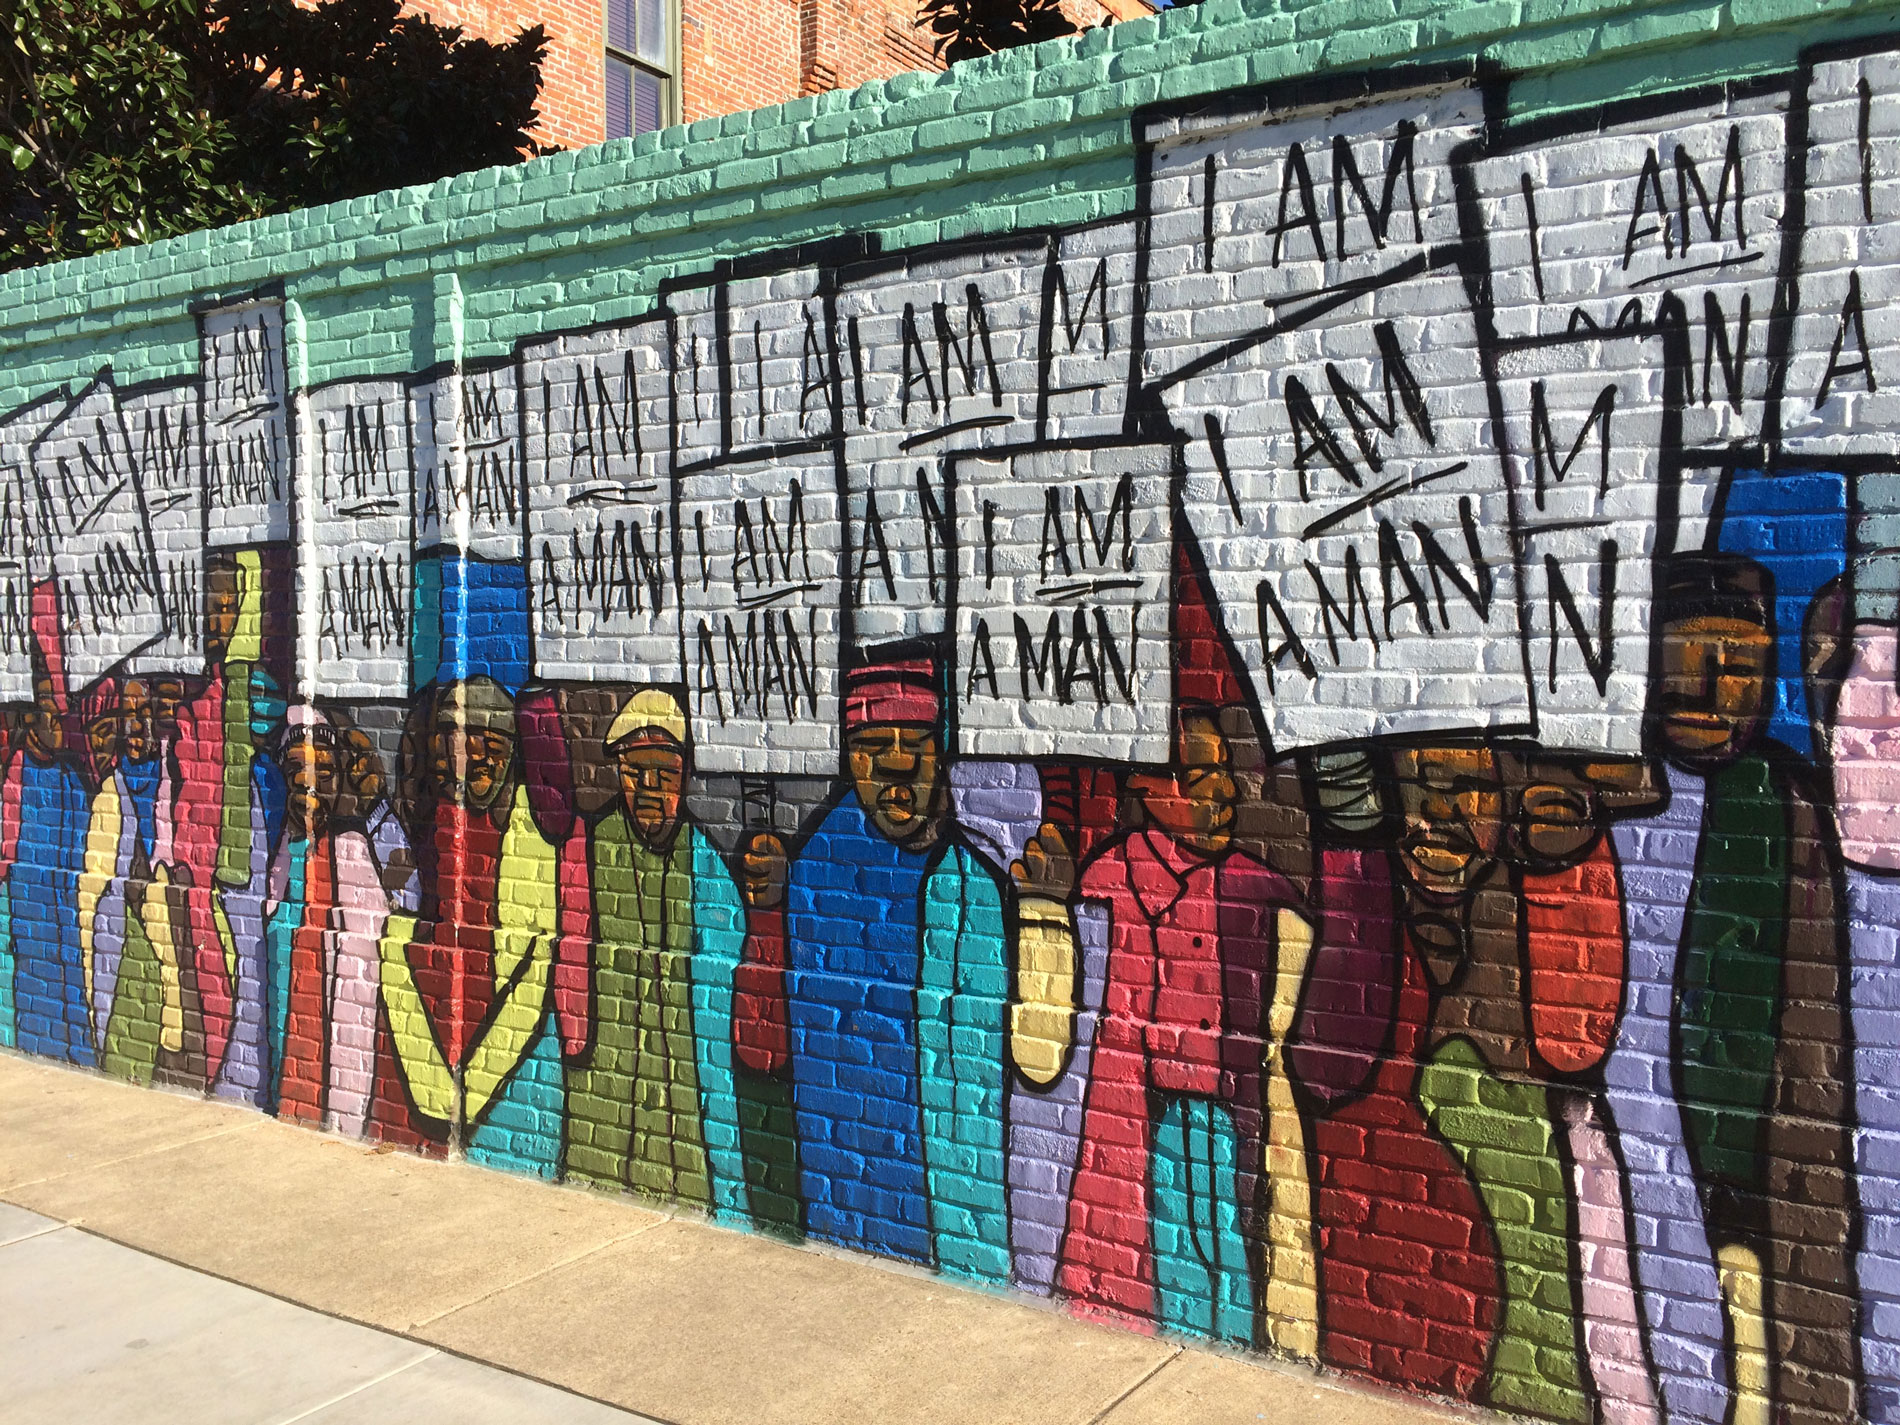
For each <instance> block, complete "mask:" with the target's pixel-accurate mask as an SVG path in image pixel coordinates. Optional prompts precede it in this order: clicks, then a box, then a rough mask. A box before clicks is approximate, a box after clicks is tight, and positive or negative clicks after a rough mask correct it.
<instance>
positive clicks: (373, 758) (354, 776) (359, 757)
mask: <svg viewBox="0 0 1900 1425" xmlns="http://www.w3.org/2000/svg"><path fill="white" fill-rule="evenodd" d="M339 742H340V746H339V748H338V756H339V757H340V758H341V760H342V762H343V774H344V776H345V777H346V778H347V779H348V781H349V786H350V790H351V791H352V792H354V793H355V794H356V800H357V803H358V805H359V806H360V807H361V808H362V810H363V811H364V812H365V813H368V811H369V810H370V809H371V808H372V807H374V806H376V805H377V804H378V803H380V802H381V801H382V799H383V792H384V790H385V787H386V784H387V782H388V776H387V774H386V773H385V772H384V770H383V759H382V758H381V757H379V756H377V755H376V744H375V743H373V742H371V741H370V740H369V734H368V733H367V732H364V731H363V729H362V728H360V727H352V728H348V729H346V730H345V731H344V733H343V736H342V737H341V738H340V739H339Z"/></svg>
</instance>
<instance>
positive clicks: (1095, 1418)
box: [1087, 1346, 1186, 1425]
mask: <svg viewBox="0 0 1900 1425" xmlns="http://www.w3.org/2000/svg"><path fill="white" fill-rule="evenodd" d="M1184 1350H1186V1347H1184V1346H1176V1347H1175V1348H1174V1349H1173V1350H1172V1351H1170V1352H1168V1354H1167V1355H1165V1356H1163V1357H1162V1358H1161V1359H1160V1360H1158V1361H1156V1362H1155V1363H1154V1364H1153V1365H1152V1366H1150V1367H1149V1368H1148V1369H1147V1370H1145V1371H1143V1372H1142V1373H1141V1374H1140V1376H1138V1377H1137V1378H1136V1379H1135V1381H1134V1383H1133V1384H1131V1385H1130V1386H1129V1387H1128V1389H1126V1390H1124V1391H1123V1392H1122V1393H1121V1394H1120V1395H1118V1396H1116V1397H1115V1398H1114V1399H1113V1400H1111V1401H1109V1402H1108V1404H1107V1405H1104V1406H1103V1407H1102V1408H1101V1409H1100V1410H1098V1411H1096V1412H1095V1413H1094V1414H1093V1415H1091V1416H1089V1418H1088V1422H1087V1425H1102V1422H1103V1421H1104V1420H1107V1419H1108V1418H1109V1416H1111V1415H1113V1414H1114V1413H1115V1412H1116V1411H1117V1410H1120V1409H1121V1408H1122V1406H1124V1405H1126V1404H1127V1403H1128V1400H1129V1397H1131V1396H1132V1395H1134V1393H1135V1392H1136V1391H1138V1390H1140V1389H1141V1388H1142V1387H1143V1386H1144V1385H1146V1384H1147V1383H1148V1382H1149V1381H1151V1380H1153V1379H1154V1378H1155V1377H1156V1376H1158V1375H1160V1374H1161V1373H1162V1372H1163V1371H1165V1370H1166V1369H1167V1368H1168V1367H1169V1366H1171V1365H1173V1364H1174V1363H1175V1362H1176V1361H1178V1360H1180V1359H1181V1353H1182V1352H1183V1351H1184Z"/></svg>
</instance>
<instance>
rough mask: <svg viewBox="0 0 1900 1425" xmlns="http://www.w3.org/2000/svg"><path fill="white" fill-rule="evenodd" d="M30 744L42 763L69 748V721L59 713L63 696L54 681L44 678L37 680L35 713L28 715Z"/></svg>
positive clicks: (28, 748)
mask: <svg viewBox="0 0 1900 1425" xmlns="http://www.w3.org/2000/svg"><path fill="white" fill-rule="evenodd" d="M26 745H27V750H28V751H30V752H31V753H32V754H33V755H34V756H35V757H37V758H39V760H40V761H42V762H45V761H49V760H50V759H52V758H53V757H55V756H57V755H58V754H59V751H60V749H61V748H63V747H64V746H65V745H66V719H65V718H64V717H63V716H61V714H60V710H59V695H58V694H57V693H55V692H54V691H53V680H52V679H51V678H49V677H46V676H45V675H43V674H42V675H41V676H39V677H37V678H35V679H34V680H33V710H32V711H31V712H29V713H28V714H27V715H26Z"/></svg>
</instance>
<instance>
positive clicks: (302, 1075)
mask: <svg viewBox="0 0 1900 1425" xmlns="http://www.w3.org/2000/svg"><path fill="white" fill-rule="evenodd" d="M283 555H284V551H281V550H276V549H260V550H244V551H240V552H237V553H235V554H234V555H230V556H224V555H220V556H216V557H214V558H213V560H212V562H211V564H210V566H209V568H208V570H207V575H206V590H207V597H206V602H207V607H206V618H205V629H206V647H207V651H208V662H207V673H206V675H205V676H203V677H200V678H182V677H171V676H167V677H157V678H148V677H138V676H120V677H108V678H106V679H104V680H103V681H101V682H99V683H98V684H96V685H95V686H93V687H92V688H91V689H90V690H88V691H86V692H85V693H83V695H78V696H69V694H68V689H67V686H66V680H65V677H64V673H63V670H62V668H61V666H60V656H59V651H58V647H59V642H58V638H57V637H56V636H48V637H43V638H40V639H39V640H38V641H37V644H36V646H37V649H38V652H37V654H36V659H37V664H36V670H35V675H36V676H35V683H36V694H37V700H36V703H35V705H34V706H33V707H32V708H31V709H30V710H27V711H25V712H24V713H23V714H20V715H17V716H16V717H13V718H12V720H11V721H9V722H8V724H7V734H8V753H7V761H6V775H5V779H4V791H3V793H0V868H3V869H4V881H3V882H0V886H3V887H4V894H3V895H0V916H4V921H3V922H0V924H3V925H4V938H3V939H0V946H4V951H3V952H0V954H4V958H0V970H5V971H6V973H5V974H3V975H0V989H4V992H5V995H6V998H5V999H4V1000H0V1028H3V1029H4V1033H5V1034H6V1036H7V1038H8V1039H9V1040H11V1041H12V1042H14V1043H17V1045H18V1047H20V1048H21V1049H24V1050H28V1051H31V1052H34V1053H37V1054H42V1055H47V1056H50V1057H53V1058H57V1059H63V1060H67V1061H69V1062H72V1063H75V1064H82V1065H96V1066H98V1067H101V1068H103V1069H104V1070H105V1071H107V1072H109V1073H112V1074H116V1075H120V1076H123V1077H125V1078H128V1079H132V1080H135V1081H151V1080H157V1081H162V1082H166V1083H171V1084H175V1085H181V1086H189V1087H192V1088H197V1089H203V1090H208V1091H211V1092H214V1093H216V1094H218V1095H221V1096H226V1097H232V1098H237V1099H242V1100H244V1101H247V1102H250V1103H253V1104H255V1105H256V1106H258V1107H259V1108H261V1109H263V1110H266V1111H270V1112H275V1113H277V1114H279V1115H281V1116H284V1117H288V1118H294V1119H300V1120H304V1121H307V1122H310V1123H312V1124H321V1125H324V1126H327V1127H330V1128H333V1129H335V1130H337V1131H339V1132H342V1133H345V1134H348V1135H351V1136H356V1137H368V1138H372V1139H379V1140H382V1141H385V1142H390V1143H395V1144H400V1145H407V1146H411V1147H415V1148H418V1149H421V1150H423V1151H444V1150H446V1149H447V1148H449V1147H450V1146H455V1147H458V1148H460V1149H461V1150H463V1151H465V1152H466V1153H467V1154H468V1156H469V1157H471V1158H474V1159H477V1160H481V1161H487V1162H491V1163H496V1164H500V1165H504V1166H510V1167H514V1168H517V1169H525V1170H527V1171H531V1172H536V1173H540V1174H542V1175H545V1176H549V1177H563V1178H566V1179H569V1180H574V1181H582V1182H588V1183H593V1184H597V1185H600V1186H603V1187H608V1188H630V1189H633V1190H635V1191H637V1192H641V1193H645V1194H650V1195H653V1196H657V1197H661V1198H666V1199H672V1200H676V1201H679V1202H682V1203H686V1204H690V1205H695V1206H698V1207H701V1208H704V1209H706V1210H707V1211H709V1212H711V1213H713V1214H714V1215H716V1216H719V1217H722V1218H725V1219H728V1220H735V1221H748V1220H749V1221H750V1222H752V1223H753V1224H756V1225H757V1226H758V1227H760V1228H762V1229H765V1230H770V1231H773V1232H777V1233H781V1234H787V1235H800V1234H808V1235H810V1236H811V1237H813V1238H817V1239H822V1240H824V1241H827V1242H832V1243H838V1244H843V1245H847V1246H852V1247H857V1248H861V1249H864V1250H868V1251H872V1252H878V1253H883V1254H887V1255H890V1256H894V1257H898V1258H902V1259H906V1260H910V1261H915V1262H920V1263H929V1264H934V1265H935V1266H937V1267H939V1268H940V1269H942V1270H944V1271H946V1272H950V1273H953V1274H956V1275H959V1276H963V1277H966V1278H973V1279H977V1280H982V1281H987V1282H993V1283H998V1284H1010V1285H1014V1286H1016V1287H1018V1288H1020V1289H1024V1290H1030V1291H1035V1292H1040V1293H1044V1294H1053V1295H1055V1296H1057V1297H1060V1298H1062V1299H1064V1300H1066V1301H1068V1302H1070V1303H1071V1304H1072V1305H1073V1307H1074V1308H1075V1309H1077V1310H1079V1311H1083V1312H1087V1313H1091V1314H1100V1315H1103V1316H1108V1317H1114V1318H1118V1319H1123V1320H1129V1321H1135V1322H1138V1323H1142V1324H1144V1325H1147V1326H1150V1327H1153V1326H1159V1327H1162V1328H1166V1329H1170V1330H1174V1331H1179V1332H1184V1333H1189V1334H1194V1335H1200V1336H1204V1337H1214V1338H1218V1339H1221V1340H1227V1341H1232V1342H1238V1343H1247V1344H1254V1345H1258V1346H1262V1347H1266V1348H1271V1349H1276V1350H1279V1351H1282V1352H1287V1353H1291V1354H1294V1355H1298V1356H1304V1357H1311V1358H1316V1359H1318V1360H1321V1361H1323V1362H1325V1363H1328V1364H1330V1365H1333V1366H1337V1367H1341V1368H1346V1369H1349V1370H1353V1371H1357V1372H1363V1373H1367V1374H1369V1375H1372V1376H1375V1377H1378V1378H1381V1379H1384V1380H1387V1381H1392V1382H1396V1383H1400V1384H1404V1385H1407V1386H1412V1387H1417V1388H1422V1389H1428V1390H1431V1391H1435V1392H1441V1393H1444V1394H1448V1395H1453V1396H1458V1397H1465V1398H1469V1399H1473V1400H1478V1401H1483V1402H1488V1403H1490V1404H1492V1405H1495V1406H1499V1407H1502V1408H1507V1409H1513V1410H1518V1411H1524V1412H1529V1413H1534V1414H1538V1415H1543V1416H1547V1417H1552V1418H1557V1419H1564V1420H1577V1421H1586V1420H1594V1419H1602V1420H1605V1421H1614V1422H1618V1425H1624V1422H1629V1425H1634V1422H1641V1421H1658V1422H1659V1421H1662V1420H1663V1419H1665V1418H1667V1419H1669V1420H1671V1421H1676V1420H1696V1421H1707V1422H1710V1425H1723V1423H1724V1422H1733V1423H1734V1425H1768V1422H1770V1421H1771V1420H1776V1421H1780V1420H1786V1421H1808V1420H1816V1421H1818V1420H1823V1419H1825V1420H1842V1419H1849V1418H1853V1417H1855V1416H1857V1415H1861V1416H1866V1417H1870V1418H1873V1419H1876V1420H1894V1419H1900V1331H1896V1330H1895V1329H1894V1315H1895V1313H1896V1312H1900V1152H1897V1151H1896V1148H1897V1147H1900V1095H1896V1094H1895V1092H1894V1091H1893V1087H1892V1086H1893V1085H1894V1083H1895V1082H1897V1081H1900V1080H1897V1079H1896V1076H1895V1074H1894V1072H1893V1069H1894V1066H1895V1064H1896V1062H1900V1016H1896V1014H1895V1012H1894V1011H1895V1008H1896V1007H1900V973H1897V972H1900V932H1897V931H1896V929H1895V927H1896V926H1900V880H1896V879H1893V878H1892V877H1893V873H1894V872H1895V871H1900V824H1896V823H1897V822H1900V810H1896V808H1900V736H1896V734H1897V733H1900V628H1896V627H1894V626H1892V625H1888V624H1878V625H1873V624H1856V623H1854V622H1853V620H1852V616H1851V613H1850V609H1851V601H1850V600H1849V599H1848V598H1847V597H1846V595H1845V594H1844V593H1843V592H1842V591H1841V589H1840V586H1839V584H1838V581H1837V582H1836V583H1834V584H1829V585H1826V586H1823V587H1822V588H1821V590H1820V592H1819V593H1818V594H1817V595H1816V596H1815V597H1813V598H1812V599H1811V600H1810V601H1808V602H1807V604H1806V607H1805V610H1804V611H1803V613H1802V618H1803V627H1802V628H1800V629H1799V630H1796V631H1792V632H1794V634H1795V637H1796V641H1797V646H1798V647H1799V648H1800V650H1801V653H1800V657H1801V660H1802V666H1801V667H1800V668H1799V669H1789V668H1787V667H1785V666H1783V667H1779V668H1778V666H1777V654H1778V649H1780V648H1782V647H1785V646H1787V635H1788V634H1789V633H1790V632H1791V631H1790V630H1787V629H1785V628H1781V627H1779V626H1778V618H1780V617H1784V616H1785V614H1784V611H1785V609H1786V607H1787V605H1786V602H1785V601H1783V600H1778V598H1777V594H1776V590H1775V588H1774V581H1773V578H1772V576H1771V574H1770V571H1769V570H1768V569H1767V568H1765V567H1764V565H1763V564H1761V563H1758V562H1756V561H1754V560H1752V559H1750V558H1748V557H1746V556H1743V555H1740V554H1733V553H1719V552H1699V553H1693V554H1683V555H1678V556H1674V557H1673V558H1672V559H1670V560H1669V561H1667V563H1666V564H1665V565H1664V567H1663V568H1662V569H1660V570H1659V573H1658V587H1659V602H1658V609H1657V614H1656V618H1655V628H1656V634H1655V644H1656V654H1655V657H1656V665H1655V676H1654V683H1653V695H1652V711H1651V716H1650V721H1649V736H1650V747H1649V749H1648V755H1646V756H1643V757H1633V758H1624V759H1608V758H1601V759H1592V758H1585V757H1581V756H1574V755H1561V754H1554V753H1550V752H1547V751H1544V750H1541V749H1539V748H1537V747H1534V746H1526V745H1522V744H1515V743H1509V742H1499V741H1495V740H1493V741H1484V740H1476V741H1462V740H1458V739H1444V740H1441V741H1436V742H1428V743H1425V744H1423V745H1414V744H1408V743H1403V742H1398V743H1367V744H1362V745H1356V746H1350V747H1340V748H1335V749H1333V750H1328V751H1322V752H1308V753H1302V754H1299V755H1298V756H1296V757H1291V758H1286V759H1282V760H1280V761H1269V760H1268V759H1267V758H1266V757H1264V756H1263V755H1262V753H1261V750H1260V749H1261V746H1262V742H1261V739H1260V738H1259V737H1258V735H1257V732H1256V730H1255V729H1254V727H1253V726H1252V724H1251V719H1250V716H1249V714H1248V712H1247V710H1246V706H1245V699H1244V697H1243V696H1242V693H1241V690H1240V683H1239V679H1238V678H1237V676H1236V674H1235V672H1234V671H1233V663H1232V659H1231V651H1230V650H1229V649H1228V648H1227V647H1226V646H1225V644H1224V642H1223V640H1222V639H1221V637H1220V636H1219V635H1218V634H1217V632H1216V631H1215V624H1214V622H1213V620H1212V618H1211V617H1210V616H1209V614H1208V611H1207V603H1206V599H1205V594H1204V590H1203V589H1202V588H1201V586H1200V581H1199V580H1198V579H1197V578H1196V577H1195V576H1194V575H1192V574H1190V573H1188V572H1186V571H1185V568H1184V571H1183V573H1182V574H1181V576H1180V577H1179V578H1178V579H1177V581H1176V585H1177V587H1176V610H1175V629H1176V634H1175V637H1176V648H1175V653H1176V657H1175V660H1174V661H1175V679H1176V686H1177V714H1176V728H1175V747H1176V756H1175V759H1174V762H1173V763H1172V765H1170V766H1168V767H1166V768H1159V769H1157V768H1129V767H1114V766H1103V765H1090V764H1047V763H1039V764H1033V765H1032V764H1026V763H1008V762H983V761H974V760H957V759H953V758H951V757H950V756H949V755H948V751H947V746H946V739H945V737H944V735H943V726H942V724H943V717H942V713H943V706H944V689H943V687H942V676H941V670H940V667H939V665H938V663H937V662H936V661H935V660H934V659H933V657H932V656H931V654H930V652H929V650H928V649H927V648H921V649H920V648H918V647H915V646H899V647H895V648H891V649H886V650H881V651H879V652H877V653H876V654H874V655H873V656H871V657H870V658H869V659H868V661H865V662H864V663H862V664H861V666H858V667H856V668H854V669H851V670H849V671H848V673H847V675H846V681H845V698H844V704H845V759H844V760H845V765H844V766H843V767H841V768H840V779H839V784H838V785H837V786H836V787H835V788H832V789H826V790H825V791H824V792H822V793H821V794H820V795H818V796H815V797H812V798H810V799H808V801H807V802H806V803H805V804H803V805H802V806H801V807H800V808H798V809H796V812H795V814H794V815H793V816H792V817H791V818H790V819H789V822H788V819H787V817H786V816H785V815H783V809H782V808H778V809H774V808H772V807H770V806H765V807H764V808H763V809H762V807H761V804H760V799H761V798H764V799H765V800H766V801H768V802H769V801H770V798H771V797H772V796H773V795H775V793H773V791H772V789H771V788H770V786H769V785H765V784H759V785H751V786H744V787H741V788H740V791H739V794H738V795H737V796H735V797H732V798H727V799H724V800H721V799H720V798H718V797H712V798H710V799H709V798H708V797H707V796H706V795H705V794H704V792H703V789H701V790H699V791H695V787H696V783H697V782H698V780H699V779H697V778H696V777H695V774H694V772H693V768H692V751H691V737H690V732H689V724H688V720H687V718H686V716H685V715H684V713H683V712H682V709H681V704H680V700H679V693H678V690H675V689H662V688H632V687H613V686H608V685H601V684H594V685H564V686H553V687H544V686H536V685H533V684H529V685H526V686H515V687H509V686H504V685H503V684H502V683H500V682H498V681H496V680H495V679H494V678H492V677H489V676H486V675H482V674H479V673H471V674H470V675H468V676H466V677H463V678H461V679H459V680H455V681H450V682H445V683H439V684H436V685H432V686H430V687H428V688H426V689H425V690H424V692H423V693H422V695H421V696H419V697H418V698H417V699H415V700H414V701H413V702H412V703H411V704H410V705H408V706H406V707H399V708H393V709H388V710H386V711H388V712H389V713H390V717H389V718H387V719H385V720H384V721H383V722H380V723H379V722H378V721H377V720H376V719H375V718H374V717H368V716H366V715H365V713H364V711H363V709H361V708H360V707H359V708H356V709H353V710H352V709H347V708H345V707H343V706H336V707H328V708H325V707H318V706H313V705H309V704H297V705H287V699H286V697H285V695H284V691H283V688H284V684H285V681H286V676H287V675H286V673H285V672H284V669H283V661H284V658H285V657H286V655H287V650H288V622H289V621H288V617H287V599H286V598H285V597H284V590H285V587H286V586H287V584H288V581H289V570H288V568H287V560H286V559H285V558H284V557H283ZM41 627H42V628H43V629H45V628H49V627H50V625H46V624H42V625H41ZM1790 684H1792V685H1793V686H1796V687H1799V688H1801V689H1802V691H1803V694H1804V696H1805V700H1806V709H1807V714H1806V715H1807V722H1808V724H1809V726H1808V728H1807V729H1806V730H1807V732H1808V733H1809V734H1810V738H1811V745H1810V746H1807V747H1803V748H1800V749H1798V750H1797V749H1796V748H1794V747H1792V746H1790V745H1788V742H1789V739H1788V738H1786V737H1785V736H1784V737H1783V738H1779V739H1777V738H1771V737H1770V736H1769V728H1770V719H1771V717H1774V716H1776V714H1777V710H1778V709H1779V710H1781V712H1783V713H1784V714H1785V711H1786V706H1787V704H1788V701H1789V698H1790V694H1789V693H1788V692H1787V688H1788V687H1789V686H1790ZM1777 726H1778V727H1779V724H1778V725H1777ZM379 729H380V730H379ZM1795 740H1798V739H1795ZM1856 1084H1858V1092H1856V1091H1855V1085H1856ZM1857 1130H1858V1142H1859V1148H1858V1151H1857V1149H1856V1142H1857Z"/></svg>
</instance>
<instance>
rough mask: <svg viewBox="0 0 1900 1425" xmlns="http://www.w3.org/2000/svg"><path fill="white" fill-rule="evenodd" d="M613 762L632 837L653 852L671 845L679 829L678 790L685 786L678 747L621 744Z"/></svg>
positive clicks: (673, 743)
mask: <svg viewBox="0 0 1900 1425" xmlns="http://www.w3.org/2000/svg"><path fill="white" fill-rule="evenodd" d="M614 761H615V762H616V763H617V764H618V766H619V769H620V796H621V799H622V800H623V801H624V802H625V803H626V806H627V815H628V817H630V818H631V819H632V821H633V830H634V834H635V835H636V836H638V837H639V838H640V840H641V841H643V842H645V843H646V844H647V845H648V846H649V847H652V848H654V849H656V850H657V849H658V848H660V847H663V846H666V845H668V844H669V843H671V841H672V840H673V833H674V831H676V830H677V829H678V828H679V822H680V789H681V788H682V787H684V786H685V785H686V757H685V754H683V753H682V752H681V751H680V747H679V744H678V743H676V742H670V741H669V742H623V743H621V744H620V746H619V747H618V748H617V749H615V752H614Z"/></svg>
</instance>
